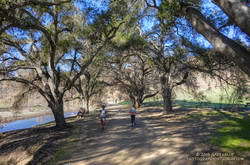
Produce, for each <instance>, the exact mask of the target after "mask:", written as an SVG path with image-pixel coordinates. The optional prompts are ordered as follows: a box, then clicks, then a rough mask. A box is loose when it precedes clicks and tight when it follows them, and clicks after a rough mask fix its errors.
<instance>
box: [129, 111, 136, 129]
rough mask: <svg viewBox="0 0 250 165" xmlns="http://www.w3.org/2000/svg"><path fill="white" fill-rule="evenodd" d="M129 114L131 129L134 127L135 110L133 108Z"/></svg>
mask: <svg viewBox="0 0 250 165" xmlns="http://www.w3.org/2000/svg"><path fill="white" fill-rule="evenodd" d="M129 114H130V117H131V127H134V126H135V125H136V123H135V116H136V114H137V112H136V109H135V107H134V106H133V107H132V108H131V109H130V110H129Z"/></svg>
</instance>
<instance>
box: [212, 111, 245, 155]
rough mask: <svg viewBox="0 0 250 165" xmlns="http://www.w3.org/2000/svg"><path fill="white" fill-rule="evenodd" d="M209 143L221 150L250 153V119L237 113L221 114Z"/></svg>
mask: <svg viewBox="0 0 250 165" xmlns="http://www.w3.org/2000/svg"><path fill="white" fill-rule="evenodd" d="M222 114H223V117H222V118H221V120H220V121H218V122H217V124H218V125H219V126H220V127H219V128H218V129H217V130H216V134H214V136H213V137H212V138H211V143H212V144H214V145H216V146H219V147H221V148H223V149H232V150H242V151H250V118H249V117H245V118H244V117H243V116H242V115H240V113H238V112H222Z"/></svg>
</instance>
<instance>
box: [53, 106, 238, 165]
mask: <svg viewBox="0 0 250 165" xmlns="http://www.w3.org/2000/svg"><path fill="white" fill-rule="evenodd" d="M159 112H161V111H160V110H155V109H154V108H151V109H150V108H148V109H147V110H146V111H143V113H141V114H140V117H139V118H138V120H137V126H136V127H135V128H131V127H130V124H129V117H128V115H127V111H122V112H118V111H115V112H114V113H117V114H116V115H115V117H114V118H112V119H111V120H110V121H109V124H108V126H107V128H106V130H105V131H104V132H102V131H101V130H100V128H99V127H98V126H97V125H95V126H96V127H92V128H91V129H89V128H88V126H87V125H85V126H83V129H84V130H86V131H87V132H88V136H86V138H84V139H82V140H80V141H79V142H78V145H77V146H76V148H75V149H74V151H73V153H72V156H71V158H70V159H64V160H61V161H60V162H58V164H74V163H79V164H81V163H83V164H87V165H99V164H109V165H113V164H119V165H120V164H126V165H127V164H131V165H139V164H159V165H160V164H171V165H174V164H180V165H182V164H186V165H188V164H216V165H217V164H224V165H225V164H228V165H231V164H235V162H234V161H222V160H218V161H198V160H189V159H188V158H192V157H193V158H195V156H197V155H196V154H197V152H200V153H201V152H202V153H212V152H218V150H217V149H216V148H214V147H213V146H212V145H210V144H209V143H208V141H209V137H210V133H211V132H213V130H215V127H214V126H213V125H211V124H210V123H211V122H213V121H210V120H208V119H201V120H196V121H194V120H192V119H189V120H188V119H178V118H177V119H175V118H173V119H171V120H169V121H168V122H164V121H163V118H165V117H166V116H165V117H163V116H162V115H158V116H151V114H152V113H159ZM178 113H179V115H180V114H182V115H186V114H187V112H186V111H184V110H183V111H181V110H180V111H179V112H178ZM92 124H93V125H94V124H97V123H95V122H94V123H92ZM84 134H86V132H85V133H84ZM80 136H82V135H80Z"/></svg>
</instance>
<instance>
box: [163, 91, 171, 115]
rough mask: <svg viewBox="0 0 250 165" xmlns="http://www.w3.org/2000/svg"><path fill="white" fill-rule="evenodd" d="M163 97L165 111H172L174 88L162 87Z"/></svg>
mask: <svg viewBox="0 0 250 165" xmlns="http://www.w3.org/2000/svg"><path fill="white" fill-rule="evenodd" d="M162 98H163V108H164V111H166V112H171V111H172V110H173V103H172V89H171V88H168V87H165V88H162Z"/></svg>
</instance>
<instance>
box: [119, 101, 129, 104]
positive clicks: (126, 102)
mask: <svg viewBox="0 0 250 165" xmlns="http://www.w3.org/2000/svg"><path fill="white" fill-rule="evenodd" d="M118 104H120V105H129V104H132V102H131V101H123V102H120V103H118Z"/></svg>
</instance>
